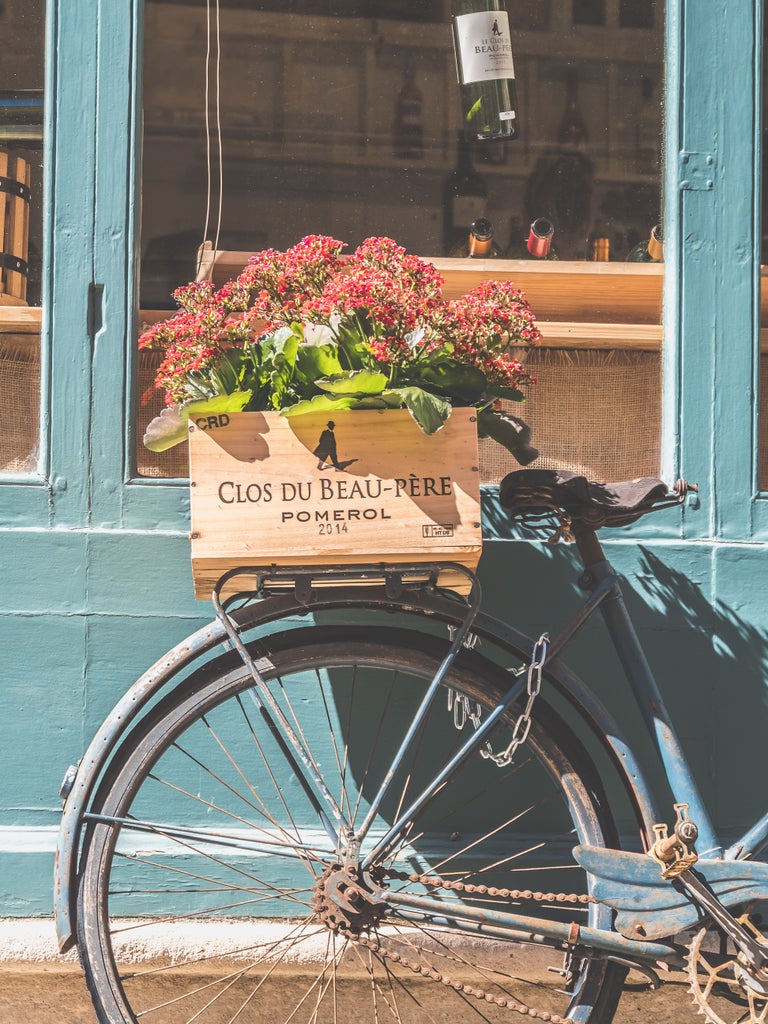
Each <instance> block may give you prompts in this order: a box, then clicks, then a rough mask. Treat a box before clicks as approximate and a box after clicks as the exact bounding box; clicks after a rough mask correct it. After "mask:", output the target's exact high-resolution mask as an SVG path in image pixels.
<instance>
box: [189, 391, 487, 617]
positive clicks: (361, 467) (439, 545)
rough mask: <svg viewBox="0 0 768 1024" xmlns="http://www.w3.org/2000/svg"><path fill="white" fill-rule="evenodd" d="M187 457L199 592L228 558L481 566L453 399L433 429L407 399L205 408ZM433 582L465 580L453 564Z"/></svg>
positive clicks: (465, 430)
mask: <svg viewBox="0 0 768 1024" xmlns="http://www.w3.org/2000/svg"><path fill="white" fill-rule="evenodd" d="M189 457H190V495H191V506H192V509H191V510H192V532H191V542H192V575H193V577H194V582H195V596H196V597H198V598H200V599H203V598H209V597H210V595H211V590H212V588H213V585H214V583H215V582H216V581H217V580H218V579H219V578H220V577H221V576H222V575H223V574H224V573H225V572H226V571H227V570H229V569H231V568H233V567H235V566H249V567H251V566H252V567H254V568H266V567H270V566H273V565H277V566H283V565H297V566H300V565H309V566H346V565H355V564H363V563H376V564H378V563H381V562H390V563H394V562H401V563H414V564H415V563H419V564H421V563H424V562H430V561H451V562H459V563H460V564H462V565H465V566H468V567H469V568H471V569H474V568H476V567H477V563H478V560H479V558H480V552H481V545H482V540H481V525H480V473H479V471H478V455H477V423H476V418H475V410H474V409H454V410H453V412H452V415H451V416H450V418H449V419H448V421H447V423H446V424H445V426H444V427H443V428H442V429H441V430H439V431H438V432H437V433H435V434H432V435H427V434H424V433H423V431H422V430H421V429H420V428H419V426H418V425H417V424H416V422H415V421H414V420H413V418H412V417H411V415H410V413H409V412H408V411H407V410H405V409H388V410H353V411H349V412H339V413H335V414H333V416H332V418H331V417H330V416H329V415H328V414H324V415H316V414H310V415H305V416H298V417H291V418H288V417H285V416H281V415H280V414H279V413H260V412H245V413H237V414H233V415H230V416H226V415H225V416H218V417H213V416H211V417H206V418H203V419H198V420H197V421H196V422H190V426H189ZM440 583H441V585H444V586H453V587H454V588H455V589H457V590H459V589H461V590H464V591H466V589H468V588H467V581H466V578H465V577H464V576H463V575H462V574H461V573H458V572H454V573H452V574H448V573H444V574H443V576H442V577H441V580H440ZM244 586H245V584H244V582H243V581H240V583H239V589H243V588H244Z"/></svg>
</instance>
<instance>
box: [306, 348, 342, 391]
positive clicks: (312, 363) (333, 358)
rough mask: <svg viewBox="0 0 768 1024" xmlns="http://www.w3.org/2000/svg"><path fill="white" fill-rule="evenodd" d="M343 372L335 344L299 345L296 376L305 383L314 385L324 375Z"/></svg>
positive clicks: (331, 375)
mask: <svg viewBox="0 0 768 1024" xmlns="http://www.w3.org/2000/svg"><path fill="white" fill-rule="evenodd" d="M341 373H343V370H342V366H341V363H340V362H339V353H338V350H337V348H336V346H335V345H333V344H327V343H326V344H324V345H299V349H298V352H297V354H296V376H297V378H298V379H299V380H300V381H301V382H302V383H303V384H305V385H311V386H314V384H315V381H317V380H318V379H319V378H322V377H333V376H335V375H336V374H341Z"/></svg>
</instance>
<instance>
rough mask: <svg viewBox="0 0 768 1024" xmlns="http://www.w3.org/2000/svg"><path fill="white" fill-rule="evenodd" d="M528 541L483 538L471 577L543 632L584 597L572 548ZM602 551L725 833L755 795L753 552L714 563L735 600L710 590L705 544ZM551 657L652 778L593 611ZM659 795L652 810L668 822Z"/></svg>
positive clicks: (762, 669)
mask: <svg viewBox="0 0 768 1024" xmlns="http://www.w3.org/2000/svg"><path fill="white" fill-rule="evenodd" d="M506 529H507V531H508V530H509V526H508V524H507V526H506ZM518 536H520V534H518ZM528 536H529V537H530V534H529V535H528ZM609 537H610V535H609V534H608V532H606V533H605V535H604V537H603V539H604V540H606V541H607V540H609ZM540 541H541V535H540V534H539V535H538V536H537V542H536V543H529V544H509V545H507V544H498V545H496V544H493V545H488V546H487V552H486V556H485V557H488V555H489V554H490V550H491V549H492V550H493V557H492V559H490V558H489V559H488V562H487V563H486V564H487V566H488V569H489V571H487V572H485V573H484V574H483V586H484V592H485V597H486V599H485V601H484V605H485V606H486V607H487V608H488V609H489V610H490V611H491V612H492V613H493V614H496V615H498V616H499V617H501V618H504V616H505V615H509V617H510V619H511V621H513V622H514V624H515V625H516V626H518V627H519V628H520V629H522V630H523V632H525V633H528V634H529V635H532V636H537V635H538V634H539V632H541V631H544V630H548V631H549V632H550V633H551V635H553V636H554V635H555V634H557V633H558V632H559V630H560V629H561V628H562V626H563V625H564V624H565V622H566V621H567V620H568V618H569V617H570V615H571V614H573V612H574V611H575V610H576V608H577V607H578V606H579V604H580V603H581V601H583V599H584V595H583V593H582V592H581V591H580V590H579V588H578V586H577V580H578V578H579V575H580V571H581V570H580V567H579V564H578V559H577V556H576V552H575V549H574V548H573V546H571V545H568V546H564V545H557V546H555V547H550V546H548V545H547V544H543V543H541V542H540ZM607 554H608V557H609V559H610V560H611V562H612V563H613V564H614V567H615V569H616V571H617V572H618V573H619V575H620V577H621V582H622V590H623V593H624V598H625V601H626V604H627V608H628V610H629V613H630V616H631V618H632V621H633V623H634V625H635V627H636V629H637V632H638V634H639V636H640V640H641V643H642V644H643V647H644V648H645V651H646V654H647V656H648V660H649V662H650V664H651V667H652V669H653V671H654V673H655V675H656V678H657V681H658V684H659V688H660V690H661V692H662V695H663V697H664V700H665V702H666V704H667V706H668V708H669V712H670V714H671V716H672V719H673V722H674V723H675V727H676V730H677V732H678V734H679V736H680V739H681V742H682V744H683V748H684V750H685V752H686V756H687V757H688V758H689V760H690V763H691V766H692V769H693V772H694V775H695V778H696V780H697V782H698V784H699V786H700V787H701V788H702V790H703V792H704V793H705V800H706V803H707V806H708V807H709V808H710V812H711V814H712V816H713V818H714V820H715V822H716V824H717V826H718V827H719V828H720V829H721V830H723V831H724V832H725V833H726V834H731V833H737V834H738V833H740V832H743V831H744V830H745V829H746V828H747V827H748V826H749V825H751V824H752V823H753V822H754V821H755V820H756V819H757V818H758V817H759V816H761V814H762V813H763V812H764V810H765V804H766V801H765V795H764V786H763V781H762V780H763V779H764V777H765V746H766V740H765V737H766V735H767V734H768V685H767V683H766V680H767V679H768V589H765V588H763V587H762V585H761V584H759V585H760V586H761V590H762V589H765V593H766V599H765V600H762V597H761V594H760V593H757V594H756V593H755V586H756V583H755V581H756V579H757V577H756V575H755V562H754V558H753V559H751V560H750V559H746V558H745V559H744V560H743V561H742V562H741V563H738V564H737V563H734V564H732V565H730V566H728V570H727V573H726V571H725V569H721V571H720V580H721V584H722V583H723V577H725V576H727V577H728V579H727V588H726V587H723V586H721V592H724V591H725V590H726V589H727V594H728V595H732V594H742V595H743V598H744V599H743V600H738V601H737V600H736V599H734V598H730V597H729V599H728V600H724V599H721V598H718V596H717V573H716V572H715V571H714V568H713V566H714V561H713V555H712V552H711V549H703V548H702V549H697V548H687V547H685V546H683V545H680V546H677V545H672V546H669V547H664V548H657V549H655V550H651V548H650V547H649V546H643V545H638V546H634V545H623V544H622V545H615V546H614V545H609V548H608V552H607ZM740 577H743V579H742V578H740ZM713 590H714V596H711V595H712V593H713ZM734 605H737V606H738V608H739V609H740V610H737V609H736V608H735V607H734ZM750 607H751V609H753V611H750V610H749V609H750ZM563 660H564V661H565V662H566V663H567V664H568V665H570V666H571V667H572V668H573V669H574V670H575V671H576V672H578V674H579V675H580V676H581V677H582V678H583V679H584V680H585V681H587V682H588V683H589V685H590V686H591V687H592V688H593V689H594V690H595V692H596V693H597V694H598V696H599V697H600V699H601V700H603V701H604V702H605V704H606V705H607V706H608V707H609V709H610V711H611V712H612V713H613V714H614V715H615V716H616V717H617V718H618V719H619V720H620V721H621V723H622V725H623V726H624V727H625V728H626V729H627V731H628V733H629V736H630V739H631V740H632V742H633V744H636V745H637V747H638V750H639V752H640V756H641V758H642V762H643V765H644V767H646V768H647V769H648V771H649V775H650V777H651V779H652V780H657V781H660V778H661V777H660V773H659V771H658V768H657V764H656V759H655V754H654V753H653V752H652V749H651V745H650V742H649V741H647V739H646V737H645V735H644V730H643V726H642V723H641V722H640V719H639V714H638V713H637V712H636V709H635V707H634V702H633V698H632V696H631V692H630V691H629V688H628V685H627V684H626V682H625V680H624V676H623V672H622V670H621V668H620V665H619V662H618V658H617V656H616V654H615V652H614V651H613V649H612V647H611V645H610V641H609V640H608V637H607V635H606V634H605V632H604V627H603V624H602V621H601V619H600V616H595V618H594V619H593V620H592V621H591V622H590V623H588V624H587V626H586V627H585V628H584V629H583V630H582V631H581V632H580V633H579V634H578V636H577V637H576V638H575V640H573V641H572V642H571V643H570V644H569V645H568V647H567V648H566V650H565V652H564V654H563ZM667 799H671V798H668V797H662V799H661V800H660V807H661V808H662V809H663V810H665V811H668V812H669V813H668V815H667V816H668V817H669V818H670V820H673V818H674V814H673V812H672V808H671V803H670V805H669V807H667V803H666V801H667Z"/></svg>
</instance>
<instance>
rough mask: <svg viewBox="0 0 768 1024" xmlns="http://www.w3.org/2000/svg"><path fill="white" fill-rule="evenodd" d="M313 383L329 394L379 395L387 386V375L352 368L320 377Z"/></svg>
mask: <svg viewBox="0 0 768 1024" xmlns="http://www.w3.org/2000/svg"><path fill="white" fill-rule="evenodd" d="M315 383H316V384H317V386H318V387H319V388H320V389H321V391H327V392H328V393H329V394H331V395H380V394H381V392H382V391H383V390H384V388H385V387H386V386H387V375H386V374H385V373H378V372H377V371H376V370H352V371H351V372H350V373H340V374H334V376H332V377H321V378H320V380H318V381H315Z"/></svg>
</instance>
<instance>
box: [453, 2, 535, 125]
mask: <svg viewBox="0 0 768 1024" xmlns="http://www.w3.org/2000/svg"><path fill="white" fill-rule="evenodd" d="M451 9H452V13H453V45H454V52H455V55H456V72H457V75H458V79H459V92H460V96H461V113H462V121H463V125H464V131H465V133H466V135H467V137H468V138H471V139H480V140H483V141H490V140H494V139H516V138H517V136H518V135H519V133H520V126H519V120H518V109H517V88H516V86H515V64H514V59H513V56H512V38H511V35H510V31H509V18H508V16H507V12H506V10H505V9H504V5H503V3H502V0H451Z"/></svg>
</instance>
